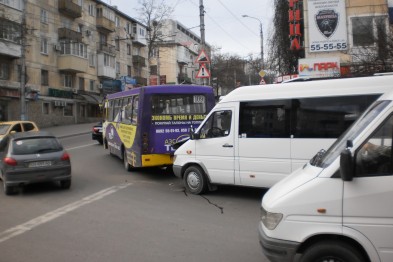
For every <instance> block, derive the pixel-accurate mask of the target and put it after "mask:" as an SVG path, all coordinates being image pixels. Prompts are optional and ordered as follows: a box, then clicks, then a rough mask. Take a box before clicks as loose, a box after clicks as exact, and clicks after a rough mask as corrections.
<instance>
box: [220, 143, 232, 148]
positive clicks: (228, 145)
mask: <svg viewBox="0 0 393 262" xmlns="http://www.w3.org/2000/svg"><path fill="white" fill-rule="evenodd" d="M222 147H233V145H230V144H228V143H227V144H224V145H222Z"/></svg>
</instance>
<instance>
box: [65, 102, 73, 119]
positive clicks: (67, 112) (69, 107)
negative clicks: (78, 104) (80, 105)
mask: <svg viewBox="0 0 393 262" xmlns="http://www.w3.org/2000/svg"><path fill="white" fill-rule="evenodd" d="M63 115H64V116H73V115H74V112H73V104H66V106H65V107H63Z"/></svg>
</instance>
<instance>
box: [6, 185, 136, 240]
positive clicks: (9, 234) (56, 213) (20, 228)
mask: <svg viewBox="0 0 393 262" xmlns="http://www.w3.org/2000/svg"><path fill="white" fill-rule="evenodd" d="M131 185H132V183H126V184H121V185H117V186H112V187H109V188H106V189H104V190H101V191H99V192H97V193H95V194H92V195H90V196H87V197H84V198H82V199H81V200H78V201H76V202H74V203H71V204H68V205H65V206H63V207H61V208H58V209H56V210H53V211H51V212H48V213H46V214H44V215H42V216H39V217H36V218H33V219H31V220H29V221H27V222H26V223H23V224H20V225H17V226H15V227H12V228H10V229H8V230H5V231H3V232H2V233H0V243H2V242H5V241H7V240H9V239H11V238H13V237H16V236H18V235H21V234H23V233H26V232H27V231H29V230H32V229H33V228H35V227H37V226H40V225H42V224H45V223H47V222H49V221H52V220H54V219H56V218H58V217H61V216H63V215H66V214H67V213H69V212H71V211H73V210H75V209H77V208H80V207H82V206H84V205H87V204H90V203H93V202H94V201H97V200H100V199H102V198H104V197H106V196H108V195H111V194H113V193H115V192H117V191H119V190H122V189H124V188H126V187H129V186H131Z"/></svg>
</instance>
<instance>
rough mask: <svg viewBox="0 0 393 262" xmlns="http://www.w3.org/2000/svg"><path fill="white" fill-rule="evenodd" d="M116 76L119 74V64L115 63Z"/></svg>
mask: <svg viewBox="0 0 393 262" xmlns="http://www.w3.org/2000/svg"><path fill="white" fill-rule="evenodd" d="M116 74H120V63H119V62H116Z"/></svg>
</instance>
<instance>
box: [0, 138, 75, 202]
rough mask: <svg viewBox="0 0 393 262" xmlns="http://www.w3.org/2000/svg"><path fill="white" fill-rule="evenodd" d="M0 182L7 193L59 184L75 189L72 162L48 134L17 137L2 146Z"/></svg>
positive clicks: (0, 144) (2, 143)
mask: <svg viewBox="0 0 393 262" xmlns="http://www.w3.org/2000/svg"><path fill="white" fill-rule="evenodd" d="M0 178H1V179H2V180H3V186H4V193H5V194H6V195H10V194H13V193H16V192H17V189H18V187H20V186H24V185H27V184H31V183H40V182H48V181H55V182H58V183H59V185H60V187H61V188H64V189H69V188H70V186H71V160H70V156H69V154H68V153H67V152H66V151H65V150H64V148H63V146H62V145H61V143H60V141H59V140H58V139H57V138H56V137H55V136H54V135H52V134H50V133H48V132H45V131H33V132H24V133H14V134H10V135H7V136H5V137H4V139H3V140H2V141H1V142H0Z"/></svg>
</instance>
